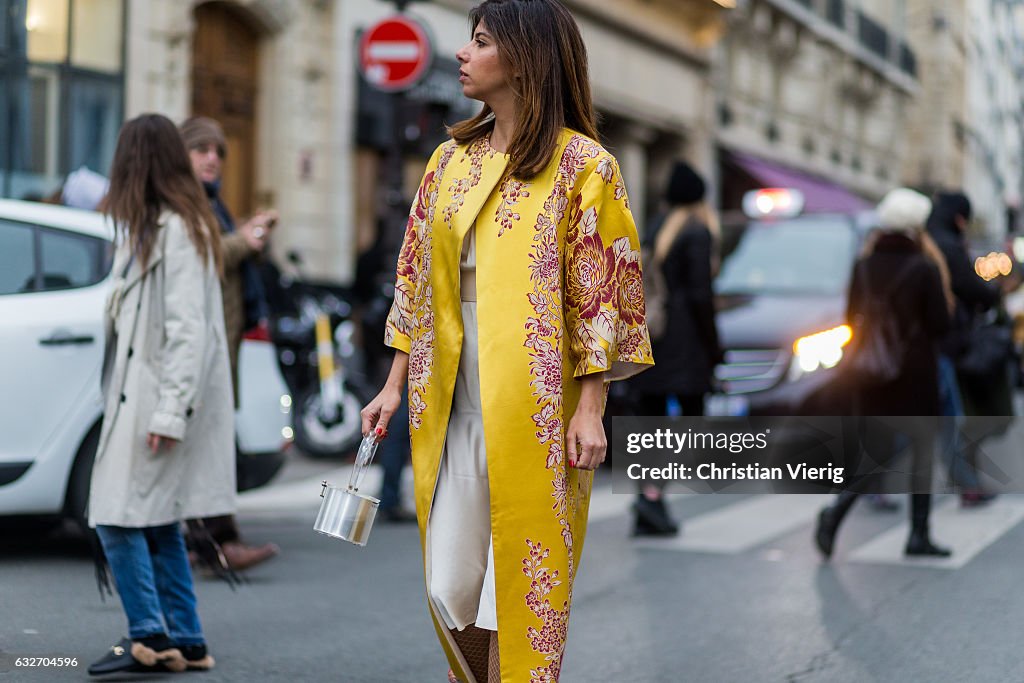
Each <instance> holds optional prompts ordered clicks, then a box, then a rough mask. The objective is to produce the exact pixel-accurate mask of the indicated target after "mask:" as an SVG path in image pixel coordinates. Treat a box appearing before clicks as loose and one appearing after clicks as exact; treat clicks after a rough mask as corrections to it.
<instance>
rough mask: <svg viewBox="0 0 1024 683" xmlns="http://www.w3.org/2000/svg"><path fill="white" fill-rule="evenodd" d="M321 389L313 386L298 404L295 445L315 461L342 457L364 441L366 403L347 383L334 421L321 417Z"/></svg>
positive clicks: (295, 422)
mask: <svg viewBox="0 0 1024 683" xmlns="http://www.w3.org/2000/svg"><path fill="white" fill-rule="evenodd" d="M321 400H322V399H321V396H320V387H319V386H314V387H311V388H310V389H309V390H306V391H305V392H303V393H302V394H300V395H299V397H298V400H297V401H296V402H295V406H296V410H295V418H294V424H293V427H294V430H295V445H296V446H298V448H299V450H301V451H302V452H303V453H305V454H306V455H309V456H311V457H313V458H340V457H343V456H345V455H346V454H347V453H349V452H350V451H352V450H353V449H354V448H355V447H356V446H357V445H358V444H359V441H360V440H361V439H362V437H363V434H362V418H361V417H360V415H359V411H360V410H362V407H363V401H362V400H361V399H360V397H359V396H357V395H356V394H355V393H353V391H352V388H351V387H350V386H349V385H348V383H346V384H345V390H344V391H343V392H342V395H341V404H340V405H339V406H338V412H337V417H336V418H335V419H334V420H330V421H327V420H324V419H323V417H322V416H321V415H320V402H321Z"/></svg>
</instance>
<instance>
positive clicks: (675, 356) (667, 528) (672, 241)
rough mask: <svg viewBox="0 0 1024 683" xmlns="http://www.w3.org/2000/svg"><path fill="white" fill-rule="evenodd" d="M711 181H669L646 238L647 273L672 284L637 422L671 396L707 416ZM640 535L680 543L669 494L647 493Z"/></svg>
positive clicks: (691, 175)
mask: <svg viewBox="0 0 1024 683" xmlns="http://www.w3.org/2000/svg"><path fill="white" fill-rule="evenodd" d="M706 191H707V187H706V184H705V182H704V179H703V178H701V176H700V175H699V174H698V173H697V172H696V171H695V170H693V168H692V167H690V166H689V164H687V163H685V162H683V161H679V162H677V163H676V164H675V166H674V167H673V169H672V172H671V174H670V176H669V181H668V185H667V187H666V189H665V200H666V202H667V204H668V205H669V207H670V208H669V210H668V212H667V213H666V214H665V216H664V218H663V219H662V220H661V222H660V223H659V225H658V227H657V228H656V229H655V231H654V232H653V234H651V235H647V236H646V237H645V242H646V243H647V245H648V247H649V251H650V252H651V253H653V259H652V261H651V262H650V263H646V264H644V265H645V267H647V268H658V269H660V271H661V275H662V277H663V279H664V283H665V292H666V295H667V296H666V301H665V331H664V334H663V335H662V336H661V337H659V338H656V339H653V340H652V342H653V347H654V354H655V358H656V359H657V369H656V370H655V371H654V372H647V373H643V374H641V375H637V376H636V377H635V378H633V379H631V380H630V391H631V392H632V393H633V395H634V412H635V413H636V414H637V415H664V414H665V412H666V403H667V401H668V398H669V396H675V397H676V399H677V400H678V401H679V405H680V408H681V409H682V414H683V415H684V416H686V417H694V416H700V415H703V414H704V395H705V394H706V393H708V392H709V391H710V390H711V381H712V377H713V376H714V370H715V365H716V364H718V363H719V362H720V361H721V358H722V351H721V347H720V346H719V341H718V329H717V328H716V326H715V305H714V292H713V291H712V279H713V277H714V271H715V270H716V264H717V260H718V259H717V255H716V254H717V242H718V237H717V232H718V230H717V223H716V222H715V219H714V216H713V214H712V213H711V210H710V209H709V208H708V207H707V205H706V203H705V202H704V196H705V194H706ZM634 512H635V514H636V518H635V526H634V532H633V533H634V535H674V534H676V533H678V530H679V528H678V525H677V524H676V523H675V522H674V521H673V520H672V519H671V517H670V516H669V514H668V510H667V508H666V507H665V503H664V500H663V498H662V488H661V487H656V486H649V487H646V488H643V489H642V490H641V493H640V494H639V495H638V497H637V501H636V503H635V505H634Z"/></svg>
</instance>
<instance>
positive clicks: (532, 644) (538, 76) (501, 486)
mask: <svg viewBox="0 0 1024 683" xmlns="http://www.w3.org/2000/svg"><path fill="white" fill-rule="evenodd" d="M470 26H471V29H472V40H471V41H470V42H469V43H468V44H467V45H466V46H465V47H463V48H462V49H461V50H460V51H459V52H458V53H457V55H456V56H457V58H458V60H459V63H460V65H461V69H460V72H459V74H460V81H461V82H462V84H463V92H464V93H465V95H466V96H467V97H471V98H473V99H476V100H480V101H482V102H483V103H484V106H483V108H482V111H481V112H480V114H479V115H477V116H476V117H474V118H472V119H470V120H468V121H464V122H462V123H460V124H458V125H456V126H455V127H454V128H453V129H452V130H451V133H452V138H453V139H452V140H450V141H449V142H447V143H445V144H443V145H441V146H440V147H439V148H438V149H437V151H435V152H434V155H433V157H432V158H431V160H430V163H429V165H428V166H427V170H426V173H425V175H424V177H423V181H422V183H421V185H420V188H419V193H418V196H417V198H416V201H415V203H414V205H413V209H412V212H411V215H410V217H409V223H408V226H407V228H406V235H405V241H404V244H403V247H402V252H401V256H400V257H399V262H398V280H397V285H396V291H395V303H394V306H393V308H392V310H391V314H390V317H389V319H388V325H387V332H386V342H387V344H388V345H390V346H392V347H394V348H395V349H396V350H397V352H396V354H395V361H394V364H393V366H392V369H391V373H390V376H389V378H388V380H387V383H386V385H385V387H384V389H383V390H382V391H381V393H380V394H379V395H378V396H377V397H376V398H375V399H374V400H373V401H371V402H370V403H369V404H368V405H367V407H366V408H365V409H364V410H363V431H364V433H367V434H369V433H370V432H371V430H374V431H376V433H377V435H378V438H383V437H384V436H386V434H387V423H388V421H389V420H390V418H391V416H392V415H393V414H394V412H395V410H396V409H397V408H398V406H399V402H400V398H401V391H402V390H403V388H404V387H405V385H406V382H408V392H409V394H408V398H409V421H410V426H411V435H412V454H413V456H412V460H413V470H414V473H415V482H416V503H417V506H416V507H417V514H418V517H419V526H420V536H421V540H422V542H423V548H424V567H425V573H426V584H427V596H428V603H429V605H430V609H431V613H432V616H433V618H434V623H435V626H436V628H437V632H438V635H439V637H440V639H441V643H442V645H443V646H444V648H445V651H446V653H447V655H448V661H449V662H450V664H451V667H452V670H453V673H451V674H450V678H451V680H460V681H464V682H466V683H470V682H473V681H477V682H483V681H490V682H491V683H495V682H497V681H505V682H515V683H519V682H521V681H557V680H558V677H559V673H560V671H561V667H562V655H563V652H564V648H565V638H566V630H567V626H568V620H569V608H570V605H571V602H572V587H573V580H574V578H575V575H576V570H577V568H578V566H579V561H580V553H581V550H582V547H583V537H584V534H585V531H586V521H587V509H588V505H589V501H590V489H591V484H592V481H593V470H594V469H595V468H596V467H597V466H598V465H600V464H601V462H602V461H603V460H604V458H605V450H606V444H607V442H606V437H605V433H604V429H603V427H602V424H601V413H602V411H603V404H604V396H605V382H607V381H610V380H613V379H623V378H625V377H628V376H630V375H632V374H634V373H636V372H638V371H640V370H642V369H644V368H645V367H647V366H649V365H651V364H652V363H653V361H652V358H651V345H650V339H649V337H648V333H647V327H646V324H645V316H644V298H643V287H642V278H641V270H640V258H639V243H638V239H637V234H636V227H635V225H634V223H633V218H632V215H631V214H630V211H629V202H628V200H627V198H626V189H625V186H624V184H623V181H622V176H621V173H620V171H619V167H618V164H617V163H616V161H615V159H614V157H612V156H611V155H610V154H609V153H608V152H606V151H605V150H604V149H603V148H602V147H601V146H600V145H599V144H598V143H597V142H595V140H594V139H595V138H596V135H597V133H596V125H595V115H594V111H593V106H592V102H591V97H590V86H589V77H588V73H587V57H586V50H585V48H584V45H583V41H582V39H581V37H580V33H579V29H578V27H577V26H576V23H575V21H574V20H573V18H572V16H571V15H570V14H569V13H568V11H567V10H566V9H565V8H564V7H563V6H562V5H561V4H560V3H559V2H557V0H487V1H486V2H484V3H482V4H481V5H480V6H479V7H477V8H475V9H474V10H473V11H472V13H471V15H470ZM499 653H500V657H499V656H498V655H499Z"/></svg>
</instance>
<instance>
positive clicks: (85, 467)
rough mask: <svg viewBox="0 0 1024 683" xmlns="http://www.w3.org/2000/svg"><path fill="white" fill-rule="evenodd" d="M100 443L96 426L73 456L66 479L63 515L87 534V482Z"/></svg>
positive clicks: (97, 426)
mask: <svg viewBox="0 0 1024 683" xmlns="http://www.w3.org/2000/svg"><path fill="white" fill-rule="evenodd" d="M99 442H100V426H99V424H96V425H95V426H94V427H93V428H92V429H91V430H89V433H88V434H87V435H86V437H85V440H84V441H82V445H81V446H79V448H78V455H76V456H75V464H74V466H73V467H72V468H71V476H70V477H68V491H67V496H66V497H65V503H64V514H65V516H67V517H68V518H70V519H71V520H72V521H74V523H75V524H77V525H78V528H79V529H81V530H82V531H83V532H84V533H88V532H89V516H88V513H87V507H88V505H89V482H90V480H91V479H92V466H93V463H94V462H95V461H96V448H97V447H98V446H99Z"/></svg>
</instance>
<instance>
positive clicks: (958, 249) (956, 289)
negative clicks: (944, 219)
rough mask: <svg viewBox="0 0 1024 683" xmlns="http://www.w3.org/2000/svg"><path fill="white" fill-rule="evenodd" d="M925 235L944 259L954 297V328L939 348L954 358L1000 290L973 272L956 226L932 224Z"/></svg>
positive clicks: (962, 238)
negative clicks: (980, 314) (978, 314)
mask: <svg viewBox="0 0 1024 683" xmlns="http://www.w3.org/2000/svg"><path fill="white" fill-rule="evenodd" d="M928 234H929V235H931V237H932V239H933V240H935V244H936V245H937V246H938V247H939V249H940V250H941V251H942V255H943V256H945V257H946V266H947V267H948V268H949V276H950V281H951V284H952V286H953V294H954V295H955V296H956V312H955V314H954V317H953V324H952V325H951V326H950V330H949V332H948V333H947V334H946V335H945V337H943V339H942V342H941V345H940V349H941V350H942V352H943V353H945V354H946V355H948V356H950V357H952V358H956V357H957V356H959V355H960V354H961V353H962V352H963V350H964V349H965V348H966V345H967V333H968V329H969V328H970V326H971V319H972V318H973V316H974V315H976V314H977V313H978V312H981V311H986V310H988V309H989V308H991V307H992V306H994V305H996V304H997V303H998V302H999V289H998V288H997V287H995V286H994V285H991V284H989V283H987V282H985V281H984V280H982V279H981V278H980V277H979V276H978V274H977V273H975V272H974V266H973V265H972V264H971V258H970V256H968V254H967V242H966V240H965V239H964V237H963V235H962V234H961V233H960V231H959V230H957V228H956V226H955V225H946V224H939V225H936V224H934V223H933V224H931V225H929V226H928Z"/></svg>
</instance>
